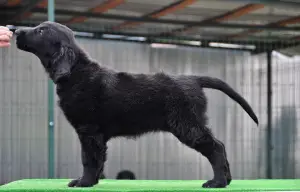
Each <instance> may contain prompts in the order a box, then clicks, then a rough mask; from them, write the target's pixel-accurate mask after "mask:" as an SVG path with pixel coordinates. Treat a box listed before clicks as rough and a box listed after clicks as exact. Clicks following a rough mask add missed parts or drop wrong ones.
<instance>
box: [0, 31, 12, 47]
mask: <svg viewBox="0 0 300 192" xmlns="http://www.w3.org/2000/svg"><path fill="white" fill-rule="evenodd" d="M12 35H13V33H12V32H11V31H10V30H9V29H8V28H7V27H4V26H0V47H9V46H10V43H9V41H10V39H11V37H12Z"/></svg>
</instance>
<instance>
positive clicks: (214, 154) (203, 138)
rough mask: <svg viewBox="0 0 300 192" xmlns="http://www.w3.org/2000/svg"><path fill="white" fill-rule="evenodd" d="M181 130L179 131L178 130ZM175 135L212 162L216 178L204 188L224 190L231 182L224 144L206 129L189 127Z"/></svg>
mask: <svg viewBox="0 0 300 192" xmlns="http://www.w3.org/2000/svg"><path fill="white" fill-rule="evenodd" d="M189 124H190V123H189ZM176 130H179V129H176ZM180 130H181V131H180V132H178V131H177V132H176V131H175V132H173V134H174V135H175V136H176V137H177V138H178V139H179V140H180V141H181V142H182V143H184V144H185V145H187V146H189V147H190V148H192V149H195V150H196V151H198V152H200V153H201V154H202V155H204V156H205V157H206V158H207V159H208V161H209V162H210V164H211V166H212V169H213V172H214V177H213V179H211V180H209V181H207V182H206V183H204V184H203V187H204V188H223V187H226V186H227V185H228V184H229V183H230V181H231V175H230V170H229V164H228V161H227V158H226V152H225V147H224V145H223V143H221V142H220V141H218V140H217V139H215V138H214V136H213V135H212V133H211V132H210V130H209V129H208V128H206V127H204V128H201V127H199V126H197V125H196V126H189V127H184V128H181V129H180Z"/></svg>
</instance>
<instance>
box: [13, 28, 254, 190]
mask: <svg viewBox="0 0 300 192" xmlns="http://www.w3.org/2000/svg"><path fill="white" fill-rule="evenodd" d="M15 34H16V36H17V46H18V48H19V49H21V50H24V51H28V52H31V53H33V54H35V55H36V56H37V57H38V58H39V59H40V60H41V63H42V64H43V66H44V68H45V70H46V72H47V73H48V74H49V76H50V78H51V79H52V80H53V81H54V83H55V84H56V85H57V94H58V96H59V105H60V107H61V109H62V111H63V112H64V114H65V116H66V118H67V120H68V121H69V122H70V123H71V125H72V126H73V127H74V129H75V131H76V132H77V134H78V137H79V140H80V143H81V152H82V164H83V174H82V177H80V178H78V179H75V180H73V181H71V182H70V183H69V186H70V187H74V186H76V187H90V186H93V185H95V184H97V183H98V178H99V175H100V174H101V173H102V172H103V166H104V162H105V160H106V150H107V145H106V143H107V141H108V140H110V139H111V138H114V137H118V136H125V137H137V136H140V135H142V134H144V133H147V132H156V131H164V132H170V133H172V134H173V135H174V136H175V137H177V138H178V139H179V141H181V142H182V143H183V144H185V145H187V146H189V147H191V148H193V149H195V150H196V151H198V152H199V153H201V154H202V155H204V156H205V157H206V158H207V159H208V160H209V162H210V163H211V166H212V169H213V172H214V177H213V179H212V180H209V181H207V182H206V183H204V184H203V187H207V188H216V187H226V185H228V184H229V183H230V182H231V174H230V169H229V163H228V161H227V158H226V152H225V147H224V145H223V143H222V142H220V141H219V140H217V139H216V138H214V136H213V135H212V133H211V132H210V130H209V128H208V127H207V117H206V108H207V99H206V97H205V95H204V92H203V88H212V89H218V90H220V91H223V92H224V93H226V94H227V95H228V96H229V97H231V98H232V99H233V100H235V101H236V102H238V103H239V104H240V105H241V106H242V107H243V108H244V110H245V111H246V112H247V113H248V114H249V115H250V117H251V118H252V119H253V120H254V121H255V122H256V123H257V124H258V119H257V117H256V115H255V114H254V112H253V110H252V109H251V107H250V106H249V104H248V103H247V102H246V101H245V100H244V99H243V98H242V97H241V96H240V95H239V94H238V93H236V92H235V91H234V90H233V89H232V88H230V87H229V86H228V85H227V84H226V83H225V82H223V81H221V80H219V79H216V78H211V77H199V76H169V75H166V74H163V73H158V74H154V75H147V74H130V73H124V72H116V71H113V70H111V69H107V68H105V67H103V66H99V64H98V63H97V62H96V61H93V60H91V59H90V58H89V57H88V56H87V54H86V53H85V52H84V51H83V50H82V49H81V48H80V47H79V46H78V45H77V43H76V41H75V38H74V35H73V32H72V30H71V29H69V28H67V27H66V26H64V25H61V24H58V23H54V22H44V23H41V24H40V25H38V26H36V27H34V28H23V29H18V30H17V31H16V32H15Z"/></svg>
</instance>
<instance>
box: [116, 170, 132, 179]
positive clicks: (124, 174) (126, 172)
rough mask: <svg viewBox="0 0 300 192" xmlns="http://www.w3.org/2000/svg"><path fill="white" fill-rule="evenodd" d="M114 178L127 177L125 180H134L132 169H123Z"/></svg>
mask: <svg viewBox="0 0 300 192" xmlns="http://www.w3.org/2000/svg"><path fill="white" fill-rule="evenodd" d="M116 179H127V180H135V175H134V173H133V172H132V171H129V170H123V171H120V172H119V173H118V174H117V177H116Z"/></svg>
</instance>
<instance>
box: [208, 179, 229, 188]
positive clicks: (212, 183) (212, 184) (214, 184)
mask: <svg viewBox="0 0 300 192" xmlns="http://www.w3.org/2000/svg"><path fill="white" fill-rule="evenodd" d="M226 185H227V183H226V180H224V181H222V180H214V179H213V180H209V181H207V182H206V183H204V184H203V185H202V187H203V188H225V187H226Z"/></svg>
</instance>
